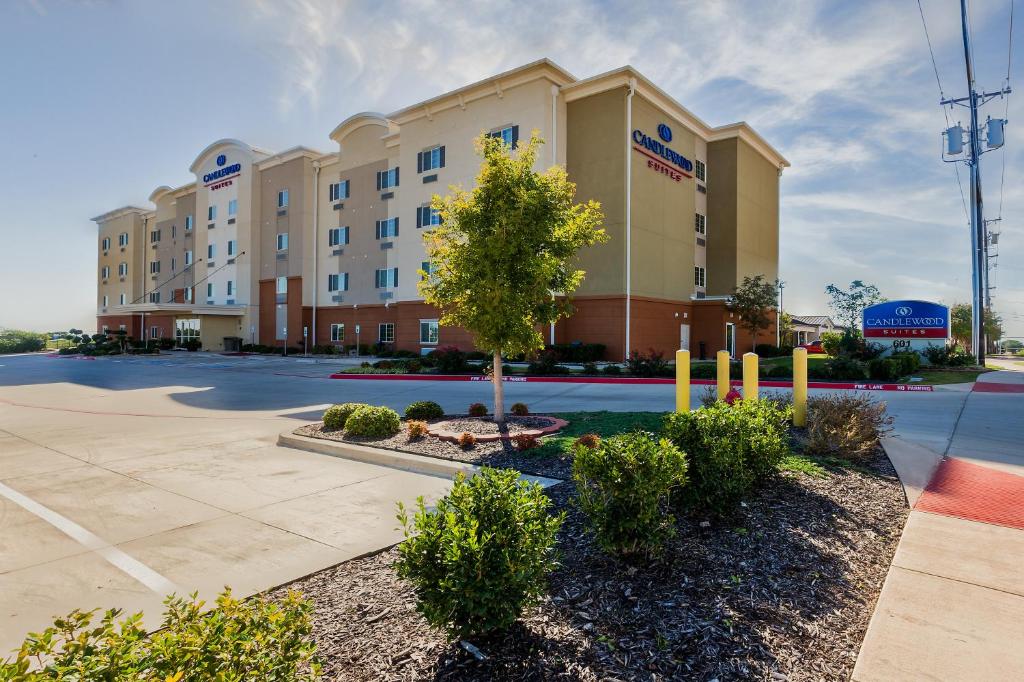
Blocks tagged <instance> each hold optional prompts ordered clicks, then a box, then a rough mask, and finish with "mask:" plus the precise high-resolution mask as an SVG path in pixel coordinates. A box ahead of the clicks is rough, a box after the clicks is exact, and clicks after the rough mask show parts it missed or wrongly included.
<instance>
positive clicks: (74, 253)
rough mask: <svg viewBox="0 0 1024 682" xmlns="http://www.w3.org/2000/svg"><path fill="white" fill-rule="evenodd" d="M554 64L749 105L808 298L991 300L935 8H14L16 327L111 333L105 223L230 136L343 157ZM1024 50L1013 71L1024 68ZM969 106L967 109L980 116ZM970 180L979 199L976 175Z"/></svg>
mask: <svg viewBox="0 0 1024 682" xmlns="http://www.w3.org/2000/svg"><path fill="white" fill-rule="evenodd" d="M922 2H923V8H924V12H925V17H926V19H927V21H928V28H929V31H930V32H931V38H932V43H933V45H934V48H935V53H936V59H937V62H938V68H939V73H940V77H941V80H942V86H943V88H944V90H945V92H946V94H947V95H962V94H964V93H965V91H966V86H965V82H964V68H963V49H962V44H961V42H960V40H961V38H960V24H959V11H958V3H957V2H955V1H954V0H922ZM553 7H557V8H558V9H557V11H556V12H555V14H554V15H553V16H551V15H550V12H551V9H552V8H553ZM1009 7H1010V4H1009V0H998V1H997V0H974V2H973V3H972V22H973V31H974V38H975V43H976V46H975V58H976V62H977V65H976V73H977V80H978V85H979V87H983V88H986V89H989V90H992V89H998V88H999V87H1000V86H1001V85H1002V84H1003V82H1004V79H1005V76H1006V68H1007V23H1008V18H1009ZM1018 9H1020V8H1018ZM539 17H546V18H544V19H538V18H539ZM1018 19H1019V20H1020V24H1021V25H1024V15H1022V16H1020V17H1018ZM1019 42H1022V41H1019ZM1016 52H1017V54H1019V53H1020V50H1017V51H1016ZM544 56H547V57H549V58H550V59H552V60H554V61H555V62H557V63H559V64H561V65H562V66H563V67H565V68H566V69H568V70H569V71H570V72H572V73H574V74H576V75H577V76H578V77H586V76H590V75H594V74H596V73H599V72H602V71H605V70H608V69H612V68H615V67H618V66H621V65H623V64H627V63H628V64H632V65H634V66H635V67H637V68H638V69H640V70H641V71H642V72H644V73H645V74H647V75H648V76H649V77H650V78H651V79H653V80H654V81H655V82H656V83H658V84H659V85H661V86H662V87H663V88H664V89H665V90H666V91H668V92H669V93H670V94H671V95H673V96H674V97H675V98H676V99H678V100H679V101H680V102H682V103H683V104H684V105H685V106H686V107H688V108H689V109H690V110H692V111H693V112H694V113H696V114H697V115H698V116H700V117H701V118H703V119H704V120H706V121H707V122H709V123H711V124H712V125H720V124H724V123H729V122H733V121H737V120H745V121H747V122H749V123H750V124H751V125H753V126H754V127H755V128H756V129H757V130H758V131H759V132H761V133H762V134H763V135H764V136H765V137H766V138H767V139H768V140H769V141H771V142H772V143H773V144H774V145H775V146H776V147H777V148H778V149H779V150H781V151H782V153H783V154H784V155H785V156H787V157H788V158H789V160H790V161H791V162H792V164H793V167H792V168H790V169H788V170H787V171H786V172H785V174H784V175H783V178H782V209H781V214H782V215H781V218H782V234H781V240H782V259H781V271H782V278H783V279H784V280H785V281H786V282H787V287H786V290H785V296H786V301H785V303H786V308H787V309H788V310H790V311H791V312H794V313H804V314H815V313H824V312H827V311H826V308H825V303H826V299H825V295H824V291H823V290H824V287H825V285H826V284H827V283H829V282H838V283H847V282H849V281H850V280H853V279H864V280H867V281H870V282H874V283H876V284H877V285H878V286H879V287H880V288H881V289H882V291H883V293H884V294H885V295H887V296H888V297H890V298H903V297H907V298H925V299H936V300H940V301H944V302H946V303H952V302H955V301H966V300H968V297H969V292H970V269H969V255H970V254H969V232H968V229H967V227H966V216H965V213H964V208H963V204H962V201H961V196H960V192H959V189H958V187H957V182H956V178H955V175H954V170H953V165H951V164H943V163H942V162H941V161H940V159H939V149H940V144H941V141H940V137H939V133H940V131H941V130H942V129H943V128H944V127H945V120H944V118H943V112H942V109H941V108H940V107H939V106H937V104H936V102H937V100H938V86H937V85H936V82H935V75H934V73H933V70H932V65H931V61H930V58H929V55H928V48H927V45H926V43H925V39H924V33H923V31H922V28H921V20H920V17H919V15H918V6H917V3H916V2H915V1H914V0H885V1H883V2H856V3H852V2H810V1H799V0H797V1H794V2H772V3H764V2H757V1H751V2H721V1H716V2H706V1H700V2H680V3H645V2H630V1H623V2H617V1H612V2H587V1H584V0H567V1H566V2H561V3H551V2H535V1H534V0H522V1H519V2H498V3H495V2H473V3H464V4H460V3H455V2H440V1H438V2H432V1H429V0H428V1H410V2H402V3H389V2H328V1H326V0H325V1H322V2H321V1H316V0H274V1H272V0H260V1H257V0H235V1H229V0H219V1H217V2H208V1H189V0H176V1H175V2H156V1H152V2H151V1H145V0H133V1H128V0H125V1H123V2H118V1H110V2H102V1H99V0H93V1H85V0H83V1H81V2H70V1H58V0H34V1H28V0H7V1H6V2H3V3H0V93H3V94H2V98H0V137H2V140H3V151H4V154H3V163H2V164H0V199H2V201H3V206H4V210H3V212H2V213H0V236H2V237H3V244H4V247H5V248H4V255H5V258H4V265H3V267H2V268H0V286H2V287H3V289H2V290H3V291H4V292H6V295H5V296H4V303H3V304H2V306H0V327H3V326H12V327H25V328H35V329H43V330H45V329H51V328H66V327H68V326H72V325H76V326H84V327H86V328H88V329H91V328H93V326H94V325H95V318H94V314H95V249H96V245H95V239H94V235H95V225H94V224H93V223H91V222H90V221H89V218H90V217H92V216H94V215H98V214H100V213H102V212H104V211H107V210H109V209H112V208H115V207H118V206H122V205H124V204H138V205H143V206H145V205H148V204H147V203H146V197H148V196H149V193H150V192H151V191H152V190H153V189H154V188H155V187H157V186H158V185H162V184H168V185H172V186H176V185H178V184H181V183H185V182H188V181H190V180H191V179H192V178H190V176H189V173H188V165H189V164H190V163H191V161H192V160H193V159H194V158H195V155H196V154H197V153H198V152H199V151H200V150H202V149H203V148H204V147H205V146H206V145H207V144H209V143H210V142H212V141H213V140H216V139H219V138H222V137H235V138H239V139H242V140H245V141H247V142H249V143H250V144H253V145H256V146H260V147H264V148H268V149H277V150H280V149H285V148H288V147H291V146H294V145H296V144H303V145H307V146H311V147H314V148H317V149H322V150H325V151H328V150H330V149H331V142H330V140H329V139H328V137H327V135H328V133H329V132H330V131H331V130H332V129H333V128H334V127H335V126H336V125H337V124H338V123H339V122H340V121H341V120H343V119H344V118H345V117H347V116H349V115H350V114H353V113H355V112H358V111H363V110H367V109H369V110H376V111H393V110H396V109H398V108H400V107H402V106H404V105H407V104H410V103H414V102H416V101H419V100H421V99H425V98H427V97H430V96H433V95H436V94H437V93H439V92H441V91H444V90H449V89H452V88H455V87H459V86H461V85H465V84H466V83H469V82H472V81H474V80H477V79H480V78H483V77H486V76H488V75H491V74H493V73H497V72H500V71H502V70H504V69H508V68H511V67H514V66H517V65H520V64H523V63H525V62H528V61H532V60H534V59H537V58H540V57H544ZM1020 61H1021V60H1020V58H1019V57H1018V56H1015V57H1014V59H1013V68H1012V72H1013V73H1021V74H1022V75H1024V71H1022V70H1021V68H1020V67H1021V66H1022V65H1021V63H1020ZM1022 87H1024V86H1022ZM1022 102H1024V94H1021V95H1014V96H1012V97H1011V98H1010V100H1009V115H1008V118H1009V120H1010V124H1009V126H1008V128H1007V139H1008V144H1007V146H1006V147H1005V148H1004V149H1005V151H995V152H992V153H990V154H987V155H985V156H984V157H983V164H982V173H983V187H984V192H985V198H986V215H987V217H995V216H996V214H997V213H998V207H999V199H1000V185H1001V182H1000V179H1001V177H1002V169H1003V164H1004V161H1005V183H1004V184H1003V187H1004V189H1003V192H1002V216H1003V221H1002V235H1001V238H1000V247H999V248H1000V254H1001V255H1000V257H999V261H998V263H999V265H998V268H997V270H996V274H995V275H994V276H993V281H994V283H995V284H996V285H997V286H998V289H997V291H996V295H995V307H996V310H997V311H998V312H1000V313H1001V314H1002V315H1003V317H1004V319H1005V320H1006V322H1007V325H1006V326H1007V330H1008V334H1010V335H1015V336H1024V262H1022V260H1021V258H1020V254H1021V253H1024V231H1022V230H1021V229H1020V227H1019V225H1020V222H1019V217H1020V216H1021V215H1022V209H1024V191H1022V189H1021V188H1022V184H1021V180H1022V179H1024V144H1022V143H1021V140H1024V136H1018V135H1017V134H1016V130H1017V128H1016V126H1015V123H1017V122H1019V123H1020V124H1024V118H1019V117H1017V115H1016V114H1017V113H1019V112H1020V111H1021V107H1022V106H1024V105H1022ZM1004 104H1005V103H1004V102H996V103H993V104H991V105H989V107H988V108H987V110H986V113H988V114H991V115H993V116H999V115H1002V113H1003V111H1004ZM955 117H956V118H958V119H961V120H963V121H965V122H966V120H967V116H966V110H959V111H957V112H956V113H955ZM1004 154H1005V160H1004V158H1003V157H1004ZM961 178H962V180H963V182H964V191H965V192H966V190H967V184H966V183H967V175H966V172H965V169H962V170H961Z"/></svg>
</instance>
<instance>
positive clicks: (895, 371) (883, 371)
mask: <svg viewBox="0 0 1024 682" xmlns="http://www.w3.org/2000/svg"><path fill="white" fill-rule="evenodd" d="M902 369H903V363H901V362H898V361H896V360H890V359H889V358H875V359H874V360H871V361H870V362H868V376H870V377H871V378H872V379H875V380H877V381H895V380H896V379H899V378H900V375H901V370H902Z"/></svg>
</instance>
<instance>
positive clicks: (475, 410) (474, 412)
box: [469, 403, 487, 417]
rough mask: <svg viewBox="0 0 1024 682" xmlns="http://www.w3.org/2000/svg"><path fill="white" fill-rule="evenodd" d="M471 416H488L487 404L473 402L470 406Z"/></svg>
mask: <svg viewBox="0 0 1024 682" xmlns="http://www.w3.org/2000/svg"><path fill="white" fill-rule="evenodd" d="M469 416H470V417H486V416H487V406H486V405H484V404H483V403H473V404H472V405H470V406H469Z"/></svg>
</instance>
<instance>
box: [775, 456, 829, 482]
mask: <svg viewBox="0 0 1024 682" xmlns="http://www.w3.org/2000/svg"><path fill="white" fill-rule="evenodd" d="M779 471H787V472H791V473H798V474H807V475H808V476H814V477H815V478H828V471H827V470H826V469H825V467H823V466H822V465H821V463H820V462H819V461H818V460H817V459H814V458H812V457H808V456H807V455H804V454H799V453H793V454H791V455H787V456H786V457H784V458H783V459H782V461H781V462H779Z"/></svg>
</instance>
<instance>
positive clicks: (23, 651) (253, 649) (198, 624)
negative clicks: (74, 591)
mask: <svg viewBox="0 0 1024 682" xmlns="http://www.w3.org/2000/svg"><path fill="white" fill-rule="evenodd" d="M164 604H166V613H165V615H164V621H163V629H161V630H158V631H157V632H154V633H153V634H152V635H151V636H149V637H147V636H146V628H145V627H144V626H143V624H142V614H141V613H137V614H135V615H132V616H126V617H124V618H120V615H121V611H120V610H119V609H111V610H109V611H107V612H106V613H104V614H103V615H102V616H101V617H99V619H98V620H96V621H94V614H96V611H87V612H83V611H79V610H75V611H72V612H71V613H70V614H69V615H68V616H66V617H63V618H57V619H56V620H55V621H54V624H53V625H52V626H51V627H48V628H46V630H44V631H43V632H41V633H34V634H30V635H29V636H28V638H27V639H26V640H25V642H24V643H23V644H22V645H21V648H20V649H19V651H18V652H17V654H16V655H15V657H14V658H13V659H11V660H7V661H3V662H0V679H3V680H25V681H26V682H27V681H39V682H42V681H43V680H82V681H83V682H84V681H85V680H111V681H114V680H126V681H127V680H161V681H164V680H278V681H281V682H284V681H286V680H287V681H289V682H291V681H299V680H310V681H311V680H316V679H319V676H320V664H319V663H318V662H317V660H316V656H315V654H316V645H315V644H314V643H313V640H312V632H313V624H312V619H311V613H312V604H310V603H309V602H308V601H305V600H303V599H302V597H301V595H299V594H298V593H297V592H291V593H289V594H288V596H287V597H285V598H284V599H283V600H281V601H280V602H272V601H268V600H266V599H249V600H245V601H240V600H238V599H235V598H234V597H232V596H231V591H230V590H226V591H225V592H224V594H222V595H221V596H219V597H218V598H217V608H216V609H214V610H212V611H209V612H208V613H204V603H203V602H202V601H198V599H197V596H196V594H194V593H193V594H192V595H191V598H190V599H188V600H186V599H182V598H180V597H173V596H172V597H168V598H167V599H166V600H164Z"/></svg>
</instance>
